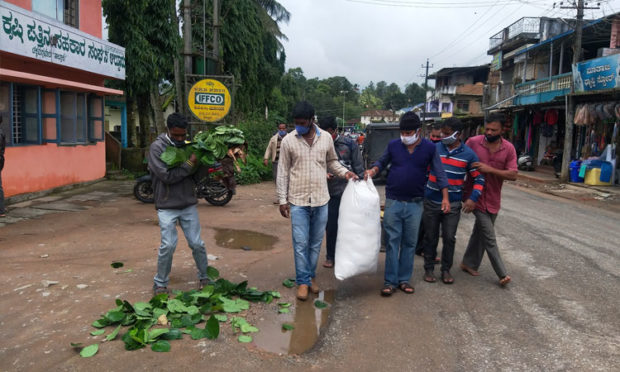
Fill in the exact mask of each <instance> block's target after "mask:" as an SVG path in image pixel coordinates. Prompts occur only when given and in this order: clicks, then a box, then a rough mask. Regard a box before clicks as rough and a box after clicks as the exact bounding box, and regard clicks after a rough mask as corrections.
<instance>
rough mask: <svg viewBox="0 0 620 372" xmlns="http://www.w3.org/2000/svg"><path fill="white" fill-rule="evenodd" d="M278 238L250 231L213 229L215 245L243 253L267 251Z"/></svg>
mask: <svg viewBox="0 0 620 372" xmlns="http://www.w3.org/2000/svg"><path fill="white" fill-rule="evenodd" d="M277 241H278V238H277V237H275V236H273V235H267V234H263V233H259V232H256V231H250V230H235V229H219V228H216V229H215V244H217V245H218V246H220V247H222V248H228V249H243V250H245V251H268V250H270V249H273V245H274V244H275V243H276V242H277Z"/></svg>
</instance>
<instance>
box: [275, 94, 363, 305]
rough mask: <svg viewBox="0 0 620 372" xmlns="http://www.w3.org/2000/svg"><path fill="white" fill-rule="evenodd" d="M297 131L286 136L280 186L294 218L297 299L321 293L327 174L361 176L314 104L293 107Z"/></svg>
mask: <svg viewBox="0 0 620 372" xmlns="http://www.w3.org/2000/svg"><path fill="white" fill-rule="evenodd" d="M293 119H294V120H295V130H294V131H292V132H291V133H290V134H288V135H287V136H286V137H284V139H282V145H281V147H280V161H279V163H278V179H277V184H276V185H277V190H278V199H279V203H280V214H281V215H282V217H284V218H289V217H290V218H291V230H292V235H293V250H294V256H295V281H296V283H297V286H298V287H297V298H298V299H300V300H302V301H304V300H306V299H307V298H308V290H311V291H312V293H315V294H316V293H319V287H318V285H317V283H316V280H315V276H316V265H317V262H318V260H319V253H320V251H321V243H322V242H323V235H324V234H325V226H326V224H327V212H328V211H327V210H328V206H327V203H328V202H329V192H328V189H327V177H326V174H327V172H328V171H329V172H330V173H332V174H334V175H335V176H336V177H340V178H346V179H347V180H348V179H351V178H353V179H357V178H358V177H357V175H356V174H355V173H353V172H351V171H349V170H348V169H347V168H345V167H344V166H343V165H342V164H340V162H339V161H338V156H337V155H336V151H335V150H334V141H333V140H332V137H331V136H330V135H329V133H327V132H325V131H323V130H321V129H320V128H319V127H317V126H316V125H315V124H314V107H312V105H311V104H310V103H308V102H306V101H302V102H299V103H297V104H296V105H295V107H294V108H293Z"/></svg>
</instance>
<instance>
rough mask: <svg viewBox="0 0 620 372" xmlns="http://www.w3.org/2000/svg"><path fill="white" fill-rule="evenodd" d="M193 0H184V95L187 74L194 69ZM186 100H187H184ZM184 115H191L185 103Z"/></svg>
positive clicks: (186, 89) (184, 93)
mask: <svg viewBox="0 0 620 372" xmlns="http://www.w3.org/2000/svg"><path fill="white" fill-rule="evenodd" d="M191 5H192V4H191V0H183V40H184V41H185V43H184V46H183V56H184V60H185V61H184V62H185V74H184V78H183V80H184V84H183V87H184V89H183V97H187V91H188V88H187V75H191V74H192V73H193V71H192V14H191V12H192V8H191ZM183 102H185V100H183ZM181 112H182V113H183V116H185V117H189V110H188V108H187V105H186V104H184V105H183V109H182V111H181Z"/></svg>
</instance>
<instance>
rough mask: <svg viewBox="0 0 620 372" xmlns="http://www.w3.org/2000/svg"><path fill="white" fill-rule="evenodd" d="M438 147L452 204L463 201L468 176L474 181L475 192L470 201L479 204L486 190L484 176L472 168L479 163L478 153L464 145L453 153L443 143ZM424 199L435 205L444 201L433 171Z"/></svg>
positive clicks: (470, 196) (438, 144) (429, 177)
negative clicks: (484, 189)
mask: <svg viewBox="0 0 620 372" xmlns="http://www.w3.org/2000/svg"><path fill="white" fill-rule="evenodd" d="M436 146H437V153H438V154H439V157H440V158H441V164H442V165H443V169H444V171H445V172H446V176H448V184H449V186H448V194H449V195H450V202H458V201H462V200H463V186H464V184H465V177H466V176H467V175H468V174H469V176H470V177H471V178H472V179H473V191H472V193H471V195H469V199H471V200H473V201H474V202H477V201H478V198H479V197H480V195H481V194H482V189H483V188H484V176H483V175H482V173H480V172H478V170H477V169H474V167H473V166H472V163H474V162H477V161H478V156H477V155H476V153H474V151H473V150H472V149H470V148H469V147H468V146H467V145H464V144H461V145H460V146H459V147H457V148H455V149H454V150H452V151H450V150H448V148H447V147H446V145H444V144H443V143H441V142H439V143H437V144H436ZM424 197H426V198H427V199H429V200H431V201H433V202H435V203H441V200H442V195H441V191H440V190H439V187H438V186H437V177H436V176H435V172H434V171H433V169H431V172H430V174H429V176H428V182H427V183H426V192H425V193H424Z"/></svg>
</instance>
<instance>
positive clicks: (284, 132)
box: [278, 130, 287, 137]
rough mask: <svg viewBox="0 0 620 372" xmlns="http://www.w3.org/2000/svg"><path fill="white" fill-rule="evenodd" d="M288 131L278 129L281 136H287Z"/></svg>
mask: <svg viewBox="0 0 620 372" xmlns="http://www.w3.org/2000/svg"><path fill="white" fill-rule="evenodd" d="M286 133H287V132H286V131H285V130H279V131H278V134H279V135H280V137H284V136H286Z"/></svg>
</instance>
